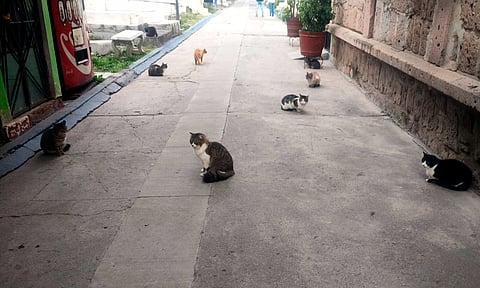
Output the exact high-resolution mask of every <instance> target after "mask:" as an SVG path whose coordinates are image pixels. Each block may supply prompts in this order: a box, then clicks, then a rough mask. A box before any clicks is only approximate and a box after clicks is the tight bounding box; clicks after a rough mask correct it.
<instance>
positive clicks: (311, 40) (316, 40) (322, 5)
mask: <svg viewBox="0 0 480 288" xmlns="http://www.w3.org/2000/svg"><path fill="white" fill-rule="evenodd" d="M298 16H299V18H300V23H301V29H300V32H299V35H300V53H301V54H302V55H304V56H308V57H317V56H321V55H322V50H323V47H324V46H325V35H326V32H325V29H326V26H327V24H328V23H329V22H330V20H331V19H332V18H333V16H334V14H333V11H332V1H331V0H299V3H298Z"/></svg>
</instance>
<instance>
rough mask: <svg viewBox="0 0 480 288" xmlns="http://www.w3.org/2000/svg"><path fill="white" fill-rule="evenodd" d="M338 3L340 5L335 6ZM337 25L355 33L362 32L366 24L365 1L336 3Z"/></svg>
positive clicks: (355, 0)
mask: <svg viewBox="0 0 480 288" xmlns="http://www.w3.org/2000/svg"><path fill="white" fill-rule="evenodd" d="M335 3H338V4H335ZM334 4H335V5H334V12H335V20H334V22H335V23H336V24H339V25H342V26H344V27H346V28H349V29H351V30H353V31H357V32H361V31H362V30H363V24H364V19H363V17H364V16H365V15H364V11H365V0H351V1H348V2H347V1H345V2H340V1H338V2H334Z"/></svg>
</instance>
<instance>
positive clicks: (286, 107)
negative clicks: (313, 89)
mask: <svg viewBox="0 0 480 288" xmlns="http://www.w3.org/2000/svg"><path fill="white" fill-rule="evenodd" d="M307 103H308V96H307V95H302V94H299V95H295V94H288V95H286V96H284V97H283V98H282V101H281V106H280V108H282V110H283V111H294V110H295V111H297V112H301V111H302V110H303V108H305V105H307Z"/></svg>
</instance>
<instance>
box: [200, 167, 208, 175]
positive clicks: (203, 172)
mask: <svg viewBox="0 0 480 288" xmlns="http://www.w3.org/2000/svg"><path fill="white" fill-rule="evenodd" d="M205 173H207V169H206V168H202V169H201V170H200V176H201V177H203V175H205Z"/></svg>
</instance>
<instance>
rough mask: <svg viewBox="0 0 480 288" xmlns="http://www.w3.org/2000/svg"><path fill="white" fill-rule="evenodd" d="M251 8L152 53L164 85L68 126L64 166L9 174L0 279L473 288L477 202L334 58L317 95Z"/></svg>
mask: <svg viewBox="0 0 480 288" xmlns="http://www.w3.org/2000/svg"><path fill="white" fill-rule="evenodd" d="M255 5H256V1H253V0H252V1H250V0H248V1H247V0H237V1H235V5H234V6H232V7H230V8H228V9H225V10H223V11H221V13H219V14H218V15H216V16H215V17H214V18H212V19H211V20H210V21H209V22H208V23H207V24H206V25H205V26H204V27H202V28H201V29H200V30H199V31H198V32H196V33H195V34H194V35H192V36H191V37H190V38H188V39H187V40H186V41H184V42H183V43H181V44H180V45H179V46H178V47H177V48H176V49H175V50H173V51H172V52H170V53H168V54H167V55H165V56H164V57H163V58H162V59H159V60H158V62H160V63H161V62H165V63H168V69H167V70H166V71H165V75H164V76H163V77H149V76H148V75H147V73H146V72H145V73H143V74H142V75H140V76H139V77H138V78H136V79H135V80H134V81H132V82H131V83H130V84H129V85H127V86H126V87H124V88H123V89H122V90H120V91H119V92H118V93H117V94H115V95H112V98H111V99H110V101H108V102H107V103H105V104H104V105H103V106H101V107H100V108H98V109H97V110H95V111H94V112H93V113H91V114H90V115H89V116H88V117H87V118H85V119H84V120H83V121H82V122H80V123H79V124H78V125H77V126H75V127H74V128H73V129H72V130H70V131H69V142H70V143H71V144H72V148H71V150H70V151H69V152H68V153H66V155H64V156H62V157H48V156H45V155H41V154H38V155H36V156H35V157H34V158H33V159H31V160H30V161H28V162H27V163H26V164H25V165H23V166H22V167H21V168H19V169H18V170H16V171H14V172H13V173H10V174H8V175H7V176H6V177H3V178H0V187H2V191H0V232H1V233H0V234H1V236H0V247H1V249H0V267H1V268H2V269H0V283H5V284H4V285H5V287H32V286H34V287H82V288H83V287H91V288H97V287H111V288H122V287H124V288H132V287H185V288H187V287H188V288H189V287H194V288H211V287H232V288H238V287H249V288H250V287H262V288H263V287H289V288H290V287H475V285H477V284H476V283H479V282H480V274H479V273H478V267H480V252H479V249H478V248H479V246H480V240H479V237H478V236H477V235H478V234H479V231H480V224H479V223H478V221H477V219H479V218H480V209H479V208H480V199H479V197H478V196H476V195H475V194H474V193H470V192H465V193H451V192H450V191H448V190H444V189H442V188H439V187H437V186H433V185H430V184H428V183H425V175H424V169H423V168H422V167H421V163H420V159H421V155H422V147H420V145H419V144H417V143H419V142H418V141H417V140H415V139H412V138H411V137H410V136H409V135H408V134H407V133H405V132H404V131H402V130H401V129H400V128H399V127H398V126H396V125H395V124H394V123H393V122H392V121H391V119H390V118H389V117H387V116H386V115H385V114H384V113H383V112H382V111H381V110H380V109H379V108H378V107H377V106H375V105H374V104H373V103H372V102H371V101H369V100H368V99H367V98H366V96H365V94H364V92H363V91H362V90H360V89H359V88H358V87H357V86H356V85H354V84H353V82H352V81H350V80H349V79H348V78H347V77H345V75H343V74H341V73H340V72H339V71H337V70H336V69H335V67H334V66H333V64H332V63H331V62H329V61H326V62H325V63H324V66H323V68H322V69H321V70H319V73H320V75H321V86H320V87H318V88H309V87H308V85H307V81H306V79H305V72H306V71H308V70H307V69H304V65H303V61H302V60H298V59H292V58H291V55H294V54H295V53H296V52H297V51H298V46H296V45H293V46H291V45H290V44H289V39H288V37H287V36H286V26H285V24H284V23H282V22H281V21H280V20H279V19H278V18H269V17H263V18H262V17H255ZM267 11H268V10H267V9H265V12H266V13H267ZM266 15H267V14H266ZM195 48H205V49H206V50H207V54H205V56H204V62H203V64H201V65H195V64H194V59H193V51H194V49H195ZM290 93H294V94H299V93H302V94H306V95H309V102H308V104H307V105H306V107H305V110H304V111H303V112H302V113H297V112H287V111H282V110H281V109H280V100H281V98H282V97H283V96H284V95H286V94H290ZM189 132H203V133H206V134H207V135H208V136H209V138H210V139H211V140H212V141H220V142H222V144H224V145H225V146H226V147H227V149H228V150H229V151H230V153H231V154H232V156H233V159H234V166H235V172H236V175H235V176H233V177H232V178H230V179H228V180H226V181H222V182H218V183H214V184H204V183H202V179H201V178H200V176H199V173H200V169H201V168H202V165H201V162H200V160H199V159H198V158H197V157H196V156H195V155H194V153H193V151H192V148H191V147H190V145H189V142H188V141H189V137H190V134H189ZM2 287H3V286H2Z"/></svg>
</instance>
